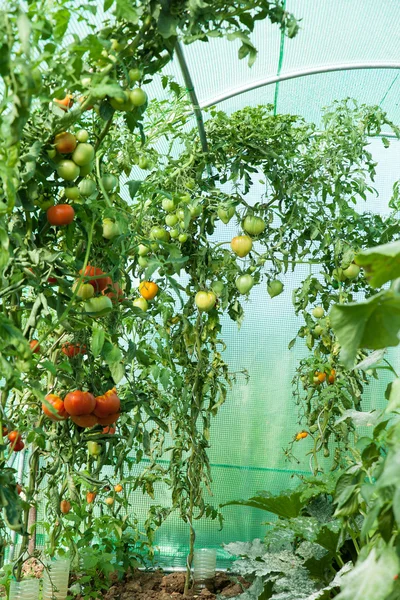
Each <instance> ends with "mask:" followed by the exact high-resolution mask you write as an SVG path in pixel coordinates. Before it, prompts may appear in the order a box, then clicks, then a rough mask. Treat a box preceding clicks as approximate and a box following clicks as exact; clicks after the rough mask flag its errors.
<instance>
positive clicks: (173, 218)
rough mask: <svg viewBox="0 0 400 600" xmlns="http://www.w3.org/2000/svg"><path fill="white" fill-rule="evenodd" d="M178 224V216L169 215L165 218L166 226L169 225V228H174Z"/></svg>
mask: <svg viewBox="0 0 400 600" xmlns="http://www.w3.org/2000/svg"><path fill="white" fill-rule="evenodd" d="M177 222H178V217H177V215H167V216H166V217H165V223H166V225H168V227H173V226H174V225H176V224H177Z"/></svg>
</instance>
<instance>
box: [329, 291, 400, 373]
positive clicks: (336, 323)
mask: <svg viewBox="0 0 400 600" xmlns="http://www.w3.org/2000/svg"><path fill="white" fill-rule="evenodd" d="M330 320H331V324H332V328H333V330H334V332H335V334H336V335H337V337H338V342H339V344H340V345H341V347H342V348H341V353H340V358H341V360H342V362H343V364H344V365H345V366H346V367H349V368H350V367H352V366H353V364H354V359H355V357H356V354H357V351H358V349H359V348H371V349H372V350H377V349H380V348H386V347H387V346H397V344H398V343H399V339H398V331H399V329H400V296H399V295H398V294H395V293H394V292H392V291H387V292H384V291H383V292H380V293H378V294H376V295H375V296H372V298H369V299H368V300H365V301H364V302H359V303H351V304H336V305H335V306H333V307H332V310H331V312H330Z"/></svg>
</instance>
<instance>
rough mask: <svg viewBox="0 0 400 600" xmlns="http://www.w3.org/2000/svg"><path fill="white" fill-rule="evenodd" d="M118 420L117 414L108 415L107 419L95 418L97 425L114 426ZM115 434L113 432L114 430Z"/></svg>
mask: <svg viewBox="0 0 400 600" xmlns="http://www.w3.org/2000/svg"><path fill="white" fill-rule="evenodd" d="M118 419H119V413H113V414H112V415H108V416H107V417H97V422H98V423H99V425H103V427H104V426H105V425H114V424H115V422H116V421H118ZM114 433H115V430H114Z"/></svg>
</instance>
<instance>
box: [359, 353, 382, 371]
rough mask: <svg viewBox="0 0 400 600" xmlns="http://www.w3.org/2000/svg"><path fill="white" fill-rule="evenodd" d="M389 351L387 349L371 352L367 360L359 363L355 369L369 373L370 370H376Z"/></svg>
mask: <svg viewBox="0 0 400 600" xmlns="http://www.w3.org/2000/svg"><path fill="white" fill-rule="evenodd" d="M386 352H387V350H386V348H382V349H381V350H375V352H371V354H370V355H369V356H367V358H364V360H362V361H361V362H359V363H358V364H357V365H356V366H355V367H354V369H361V370H362V371H368V369H374V368H375V367H376V366H377V365H378V364H379V363H380V362H381V361H382V359H383V357H384V356H385V354H386Z"/></svg>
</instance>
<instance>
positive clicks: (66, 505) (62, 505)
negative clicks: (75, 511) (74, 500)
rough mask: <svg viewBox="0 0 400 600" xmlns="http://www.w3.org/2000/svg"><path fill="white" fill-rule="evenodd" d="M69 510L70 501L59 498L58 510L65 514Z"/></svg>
mask: <svg viewBox="0 0 400 600" xmlns="http://www.w3.org/2000/svg"><path fill="white" fill-rule="evenodd" d="M70 510H71V503H70V502H68V500H61V502H60V511H61V512H62V514H63V515H67V514H68V513H69V511H70Z"/></svg>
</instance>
